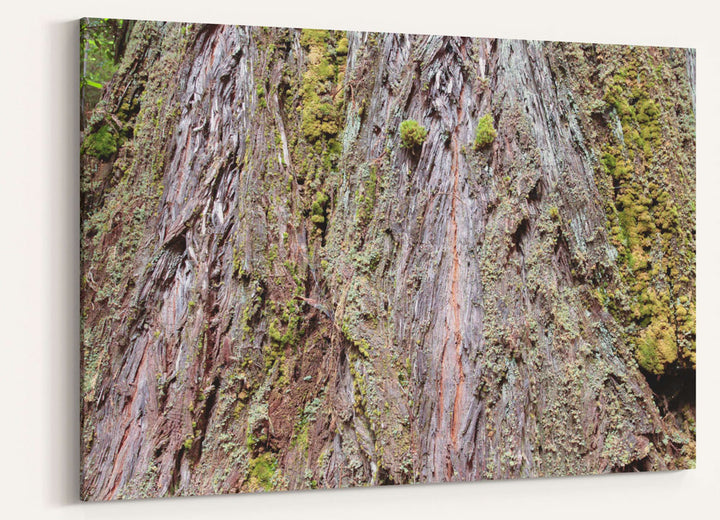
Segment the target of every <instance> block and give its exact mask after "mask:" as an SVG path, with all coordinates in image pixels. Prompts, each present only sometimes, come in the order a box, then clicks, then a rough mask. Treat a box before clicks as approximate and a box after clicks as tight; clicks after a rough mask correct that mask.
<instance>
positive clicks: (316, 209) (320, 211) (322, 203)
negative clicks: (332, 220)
mask: <svg viewBox="0 0 720 520" xmlns="http://www.w3.org/2000/svg"><path fill="white" fill-rule="evenodd" d="M329 200H330V197H328V196H327V194H325V193H324V192H322V191H321V192H320V193H318V194H317V196H316V197H315V200H314V201H313V203H312V205H311V206H310V220H312V222H313V223H314V224H315V225H316V226H322V225H323V224H324V223H325V208H326V207H327V203H328V201H329Z"/></svg>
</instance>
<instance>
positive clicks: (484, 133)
mask: <svg viewBox="0 0 720 520" xmlns="http://www.w3.org/2000/svg"><path fill="white" fill-rule="evenodd" d="M496 136H497V132H496V131H495V128H494V127H493V118H492V115H490V114H485V115H484V116H483V117H481V118H480V120H479V121H478V125H477V129H476V130H475V149H476V150H480V149H482V148H485V147H486V146H488V145H489V144H491V143H492V142H493V141H494V140H495V137H496Z"/></svg>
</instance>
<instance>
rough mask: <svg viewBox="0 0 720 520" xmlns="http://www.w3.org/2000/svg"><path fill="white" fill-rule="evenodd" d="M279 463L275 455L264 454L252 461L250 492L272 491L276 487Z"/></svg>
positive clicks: (249, 480)
mask: <svg viewBox="0 0 720 520" xmlns="http://www.w3.org/2000/svg"><path fill="white" fill-rule="evenodd" d="M277 471H278V461H277V457H276V456H275V454H274V453H263V454H261V455H260V456H258V457H257V458H254V459H250V464H249V475H248V486H249V488H250V491H260V490H265V491H270V490H271V489H273V488H274V487H275V481H276V473H277Z"/></svg>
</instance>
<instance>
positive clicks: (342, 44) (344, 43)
mask: <svg viewBox="0 0 720 520" xmlns="http://www.w3.org/2000/svg"><path fill="white" fill-rule="evenodd" d="M335 52H336V53H337V55H338V56H345V55H346V54H347V53H348V39H347V38H340V41H339V42H338V44H337V47H335Z"/></svg>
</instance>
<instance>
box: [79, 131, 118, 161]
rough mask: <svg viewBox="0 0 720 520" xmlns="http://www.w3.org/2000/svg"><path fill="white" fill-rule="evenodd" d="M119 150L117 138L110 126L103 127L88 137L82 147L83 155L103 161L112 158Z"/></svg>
mask: <svg viewBox="0 0 720 520" xmlns="http://www.w3.org/2000/svg"><path fill="white" fill-rule="evenodd" d="M117 149H118V141H117V137H115V134H114V132H113V131H112V128H110V125H103V126H101V127H100V129H99V130H98V131H97V132H95V133H92V134H90V135H88V136H87V137H86V138H85V141H84V142H83V146H82V150H81V151H82V153H85V154H87V155H92V156H93V157H97V158H98V159H101V160H103V161H107V160H108V159H110V157H112V156H113V155H114V154H115V152H117Z"/></svg>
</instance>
